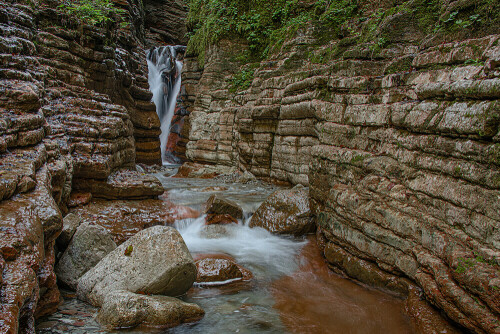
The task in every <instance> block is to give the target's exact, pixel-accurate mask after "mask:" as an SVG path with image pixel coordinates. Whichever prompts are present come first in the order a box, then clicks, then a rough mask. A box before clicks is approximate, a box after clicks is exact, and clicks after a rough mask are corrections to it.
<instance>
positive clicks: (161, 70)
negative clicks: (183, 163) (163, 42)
mask: <svg viewBox="0 0 500 334" xmlns="http://www.w3.org/2000/svg"><path fill="white" fill-rule="evenodd" d="M183 48H184V47H183V46H161V47H158V48H153V49H151V50H148V51H147V52H146V56H147V62H148V70H149V75H148V81H149V90H150V91H151V92H152V93H153V99H152V101H153V102H154V104H155V105H156V113H157V114H158V117H159V118H160V122H161V135H160V144H161V160H162V162H163V164H164V165H165V164H168V161H167V152H166V149H167V143H168V135H169V134H170V124H171V122H172V117H173V116H174V112H175V106H176V103H177V96H178V95H179V91H180V90H181V83H182V82H181V70H182V62H181V61H180V60H178V59H177V52H178V50H179V49H183Z"/></svg>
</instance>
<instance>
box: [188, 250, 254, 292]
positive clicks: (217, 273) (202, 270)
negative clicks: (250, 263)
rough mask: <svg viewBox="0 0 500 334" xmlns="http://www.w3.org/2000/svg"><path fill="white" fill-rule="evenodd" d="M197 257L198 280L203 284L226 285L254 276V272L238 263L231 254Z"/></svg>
mask: <svg viewBox="0 0 500 334" xmlns="http://www.w3.org/2000/svg"><path fill="white" fill-rule="evenodd" d="M197 258H198V260H197V261H196V262H195V263H196V267H197V269H198V275H197V277H196V282H197V283H200V284H202V285H203V284H206V285H224V284H229V283H232V282H235V281H242V280H249V279H251V278H252V273H251V272H250V271H249V270H247V269H245V268H243V267H242V266H240V265H239V264H237V263H236V262H235V260H234V259H233V258H231V257H230V256H227V255H201V256H198V257H197Z"/></svg>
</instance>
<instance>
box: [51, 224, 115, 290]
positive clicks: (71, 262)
mask: <svg viewBox="0 0 500 334" xmlns="http://www.w3.org/2000/svg"><path fill="white" fill-rule="evenodd" d="M115 248H116V244H115V242H114V241H113V239H112V238H111V235H110V233H109V232H108V231H107V230H106V229H105V228H104V227H102V226H99V225H91V224H89V223H84V224H82V225H80V226H79V227H78V229H77V230H76V232H75V234H74V235H73V238H72V239H71V242H70V243H69V245H68V248H67V249H66V251H65V252H64V254H63V255H62V257H61V259H60V260H59V262H58V263H57V265H56V268H55V269H56V274H57V279H58V280H59V281H60V282H61V283H63V284H64V285H66V286H67V287H69V288H71V289H73V290H76V287H77V285H78V279H79V278H80V277H81V276H83V275H84V274H85V273H86V272H87V271H88V270H89V269H91V268H92V267H94V266H95V265H96V264H97V263H98V262H99V261H100V260H101V259H102V258H103V257H105V256H106V255H107V254H108V253H109V252H111V251H112V250H114V249H115Z"/></svg>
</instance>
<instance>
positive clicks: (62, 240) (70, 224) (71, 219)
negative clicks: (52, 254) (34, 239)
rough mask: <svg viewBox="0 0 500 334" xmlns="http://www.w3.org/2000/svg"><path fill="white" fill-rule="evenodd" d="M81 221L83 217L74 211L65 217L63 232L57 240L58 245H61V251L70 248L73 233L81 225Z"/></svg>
mask: <svg viewBox="0 0 500 334" xmlns="http://www.w3.org/2000/svg"><path fill="white" fill-rule="evenodd" d="M81 222H82V219H81V218H80V217H79V216H77V215H75V214H74V213H70V214H68V215H66V217H64V219H63V228H62V231H61V234H59V237H58V238H57V240H56V242H57V247H59V250H60V251H64V250H65V249H66V248H68V245H69V243H70V241H71V238H73V235H74V234H75V232H76V229H77V228H78V226H80V224H81Z"/></svg>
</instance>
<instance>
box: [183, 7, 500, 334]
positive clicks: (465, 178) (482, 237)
mask: <svg viewBox="0 0 500 334" xmlns="http://www.w3.org/2000/svg"><path fill="white" fill-rule="evenodd" d="M431 2H432V3H434V5H436V4H438V5H439V7H438V10H439V13H441V14H440V15H441V16H438V18H437V21H433V22H432V25H430V23H427V22H426V21H425V19H426V18H425V17H423V16H419V15H418V13H420V12H418V11H425V7H419V6H422V5H421V3H422V2H421V1H420V2H419V1H410V2H406V3H400V5H401V6H392V5H391V4H388V3H383V2H380V3H376V4H373V3H372V2H370V3H369V4H368V2H364V1H361V2H360V4H361V5H366V6H365V7H370V6H372V7H374V8H363V11H362V15H361V16H362V17H356V18H355V19H354V20H351V21H349V22H347V23H346V24H344V25H343V26H342V27H343V28H342V29H341V31H340V33H338V31H337V34H332V35H331V36H327V37H326V38H325V36H324V34H323V35H321V34H318V32H317V26H316V25H315V23H314V22H313V21H310V23H309V24H304V25H302V26H301V27H300V28H299V29H297V30H296V31H295V32H294V33H293V34H292V35H290V36H288V37H287V38H286V40H285V41H284V43H283V44H282V46H281V47H280V48H279V49H278V51H276V52H274V53H272V54H271V55H270V56H269V57H268V58H267V59H265V60H263V61H258V62H253V63H250V64H245V61H243V64H242V60H241V58H242V57H238V55H239V54H242V53H243V54H245V52H246V51H245V50H247V48H248V47H249V45H248V44H249V42H248V41H249V39H247V40H245V41H243V42H242V40H241V38H239V37H238V38H237V37H234V38H231V37H230V36H226V37H225V38H223V39H222V40H220V41H218V42H217V43H214V44H211V45H210V46H208V47H207V49H206V50H205V51H204V53H205V54H204V55H203V54H201V62H200V53H199V52H193V49H191V57H189V56H188V57H187V58H186V66H185V68H184V73H183V75H184V83H185V86H186V91H187V95H188V99H187V103H188V105H189V108H188V109H189V111H190V112H191V114H190V116H189V119H188V121H187V123H186V124H188V127H187V129H185V137H186V138H187V139H186V140H185V143H184V144H185V145H186V148H187V150H186V156H187V157H188V158H189V159H191V160H195V161H202V162H207V163H214V164H223V165H237V166H239V167H240V168H242V169H246V170H249V171H251V172H252V173H253V174H255V175H256V176H259V177H261V178H268V179H274V180H277V181H286V182H290V183H292V184H297V183H300V184H304V185H309V187H310V194H311V195H310V196H311V199H310V201H311V205H312V207H313V211H314V213H315V215H316V222H317V226H318V234H319V236H320V239H321V240H323V242H324V243H323V246H324V255H325V257H326V259H327V260H328V262H329V263H330V265H331V267H332V269H334V270H336V271H340V272H343V273H346V274H347V275H349V276H351V277H354V278H357V279H358V280H360V281H362V282H365V283H368V284H371V285H375V286H379V287H381V288H388V289H391V290H394V291H397V292H400V293H402V294H409V293H410V294H412V293H413V291H418V289H421V291H422V293H423V295H424V296H425V298H426V300H427V301H429V302H430V303H431V304H433V305H434V306H435V307H437V308H438V309H440V310H443V311H444V313H445V314H446V315H447V316H448V317H449V318H450V319H452V320H454V321H455V322H457V323H459V324H460V325H462V326H464V327H466V328H468V329H470V330H472V331H475V332H489V333H497V332H498V331H500V304H499V301H500V271H499V265H500V230H499V228H498V227H499V226H500V215H499V212H500V168H499V166H500V160H499V157H500V132H499V123H500V104H499V102H498V98H499V97H500V78H499V76H500V31H499V30H498V25H496V26H495V25H490V26H489V27H485V26H484V25H483V26H482V25H481V24H479V23H477V20H478V19H479V18H480V17H481V15H484V14H477V13H478V10H479V9H478V8H479V6H482V5H484V4H483V3H481V2H479V3H473V2H467V1H431ZM418 4H420V5H418ZM424 5H425V4H424ZM305 6H306V7H307V4H306V5H305ZM426 6H427V5H426ZM427 10H428V9H427ZM432 10H433V9H432ZM439 13H438V14H439ZM460 15H462V16H460ZM476 15H477V16H476ZM459 17H463V18H460V19H459ZM465 20H469V21H468V23H466V24H464V21H465ZM474 20H476V21H474ZM473 21H474V22H473ZM475 22H476V23H477V24H476V23H475ZM349 24H351V25H349ZM189 52H190V50H189V49H188V53H189ZM243 80H246V83H245V82H243V85H241V82H242V81H243ZM238 85H239V87H242V86H243V88H246V87H248V88H246V89H245V90H244V91H241V92H235V91H237V90H238ZM245 85H246V86H245ZM235 88H236V89H235ZM415 286H418V288H417V290H414V287H415Z"/></svg>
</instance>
